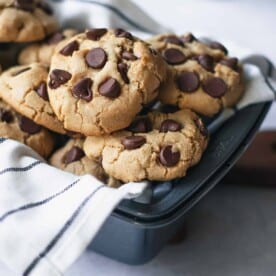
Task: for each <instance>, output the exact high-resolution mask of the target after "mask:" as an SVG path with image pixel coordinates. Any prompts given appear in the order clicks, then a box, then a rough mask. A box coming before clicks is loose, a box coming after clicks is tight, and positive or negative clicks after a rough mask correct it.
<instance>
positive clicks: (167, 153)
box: [84, 110, 208, 182]
mask: <svg viewBox="0 0 276 276" xmlns="http://www.w3.org/2000/svg"><path fill="white" fill-rule="evenodd" d="M207 141H208V133H207V130H206V128H205V127H204V125H203V123H202V121H201V119H200V118H199V117H198V116H197V115H196V114H195V113H193V112H192V111H190V110H180V111H177V112H175V113H170V114H165V113H160V112H152V113H149V114H148V115H147V116H141V117H137V118H136V120H135V121H134V122H133V123H132V124H131V125H130V126H129V128H128V129H127V130H123V131H118V132H114V133H113V134H111V135H109V136H108V135H105V136H102V137H87V138H86V140H85V143H84V151H85V152H86V154H87V156H88V157H89V158H91V159H94V160H96V159H97V158H101V159H102V166H103V168H104V170H105V171H106V172H107V173H108V174H109V175H111V176H113V177H115V178H116V179H119V180H121V181H123V182H129V181H141V180H144V179H148V180H171V179H174V178H177V177H183V176H185V175H186V171H187V169H188V168H189V167H191V166H193V165H195V164H196V163H197V162H198V161H199V160H200V159H201V156H202V153H203V152H204V150H205V148H206V146H207Z"/></svg>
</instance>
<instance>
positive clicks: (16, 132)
mask: <svg viewBox="0 0 276 276" xmlns="http://www.w3.org/2000/svg"><path fill="white" fill-rule="evenodd" d="M0 137H4V138H10V139H14V140H17V141H19V142H21V143H24V144H26V145H27V146H29V147H31V148H32V149H33V150H34V151H36V152H37V153H38V154H40V155H41V156H43V157H44V158H47V157H48V156H49V155H50V154H51V153H52V151H53V148H54V137H53V135H52V134H51V133H50V132H49V131H47V130H46V129H44V128H42V127H41V126H39V125H37V124H36V123H34V122H33V121H31V120H30V119H28V118H26V117H24V116H21V115H19V114H18V113H16V112H15V111H14V110H13V109H12V108H11V107H10V106H9V105H7V104H5V103H4V102H3V101H2V100H1V99H0Z"/></svg>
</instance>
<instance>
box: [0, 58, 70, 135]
mask: <svg viewBox="0 0 276 276" xmlns="http://www.w3.org/2000/svg"><path fill="white" fill-rule="evenodd" d="M48 70H49V69H48V67H47V66H45V65H43V64H41V63H33V64H29V65H24V66H14V67H12V68H10V69H8V70H7V71H5V72H3V73H2V74H1V76H0V96H1V97H2V98H3V99H4V100H5V102H7V103H8V104H9V105H11V106H12V107H13V108H14V109H15V110H16V111H17V112H19V113H20V114H23V115H24V116H26V117H28V118H30V119H31V120H33V121H34V122H36V123H37V124H39V125H42V126H44V127H46V128H48V129H51V130H53V131H55V132H58V133H65V131H64V129H63V125H62V123H61V122H60V121H59V120H58V119H57V117H56V115H55V113H54V112H53V109H52V107H51V105H50V103H49V97H48V88H47V83H46V82H47V77H48Z"/></svg>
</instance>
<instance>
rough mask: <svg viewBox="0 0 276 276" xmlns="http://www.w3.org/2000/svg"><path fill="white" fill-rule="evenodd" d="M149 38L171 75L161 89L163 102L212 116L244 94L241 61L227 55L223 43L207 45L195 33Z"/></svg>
mask: <svg viewBox="0 0 276 276" xmlns="http://www.w3.org/2000/svg"><path fill="white" fill-rule="evenodd" d="M149 42H150V43H151V44H152V47H153V48H154V49H155V50H157V51H158V52H160V53H161V54H162V56H163V58H164V59H165V60H166V62H167V64H168V65H169V70H168V78H167V81H166V82H164V84H163V86H162V88H161V92H160V100H161V102H162V103H164V104H173V105H178V106H179V107H180V108H189V109H192V110H194V111H196V112H197V113H199V114H202V115H205V116H213V115H215V114H216V113H218V112H219V111H220V110H221V109H222V108H225V107H231V106H233V105H235V104H236V103H237V102H238V100H239V99H240V97H241V96H242V94H243V92H244V83H243V76H242V67H241V64H239V63H238V60H237V59H236V58H229V57H228V56H227V50H226V48H225V47H224V46H223V45H222V44H220V43H218V42H211V43H209V44H208V45H207V44H205V43H203V42H200V41H198V40H197V39H196V38H195V37H194V36H193V35H192V34H187V35H185V36H180V37H178V36H176V35H173V34H167V35H159V36H157V37H154V38H152V39H150V40H149Z"/></svg>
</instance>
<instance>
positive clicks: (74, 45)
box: [60, 40, 79, 56]
mask: <svg viewBox="0 0 276 276" xmlns="http://www.w3.org/2000/svg"><path fill="white" fill-rule="evenodd" d="M78 49H79V43H78V41H76V40H74V41H72V42H70V43H69V44H67V45H66V46H65V47H64V48H63V49H61V50H60V53H61V54H62V55H64V56H72V54H73V53H74V52H75V51H77V50H78Z"/></svg>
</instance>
